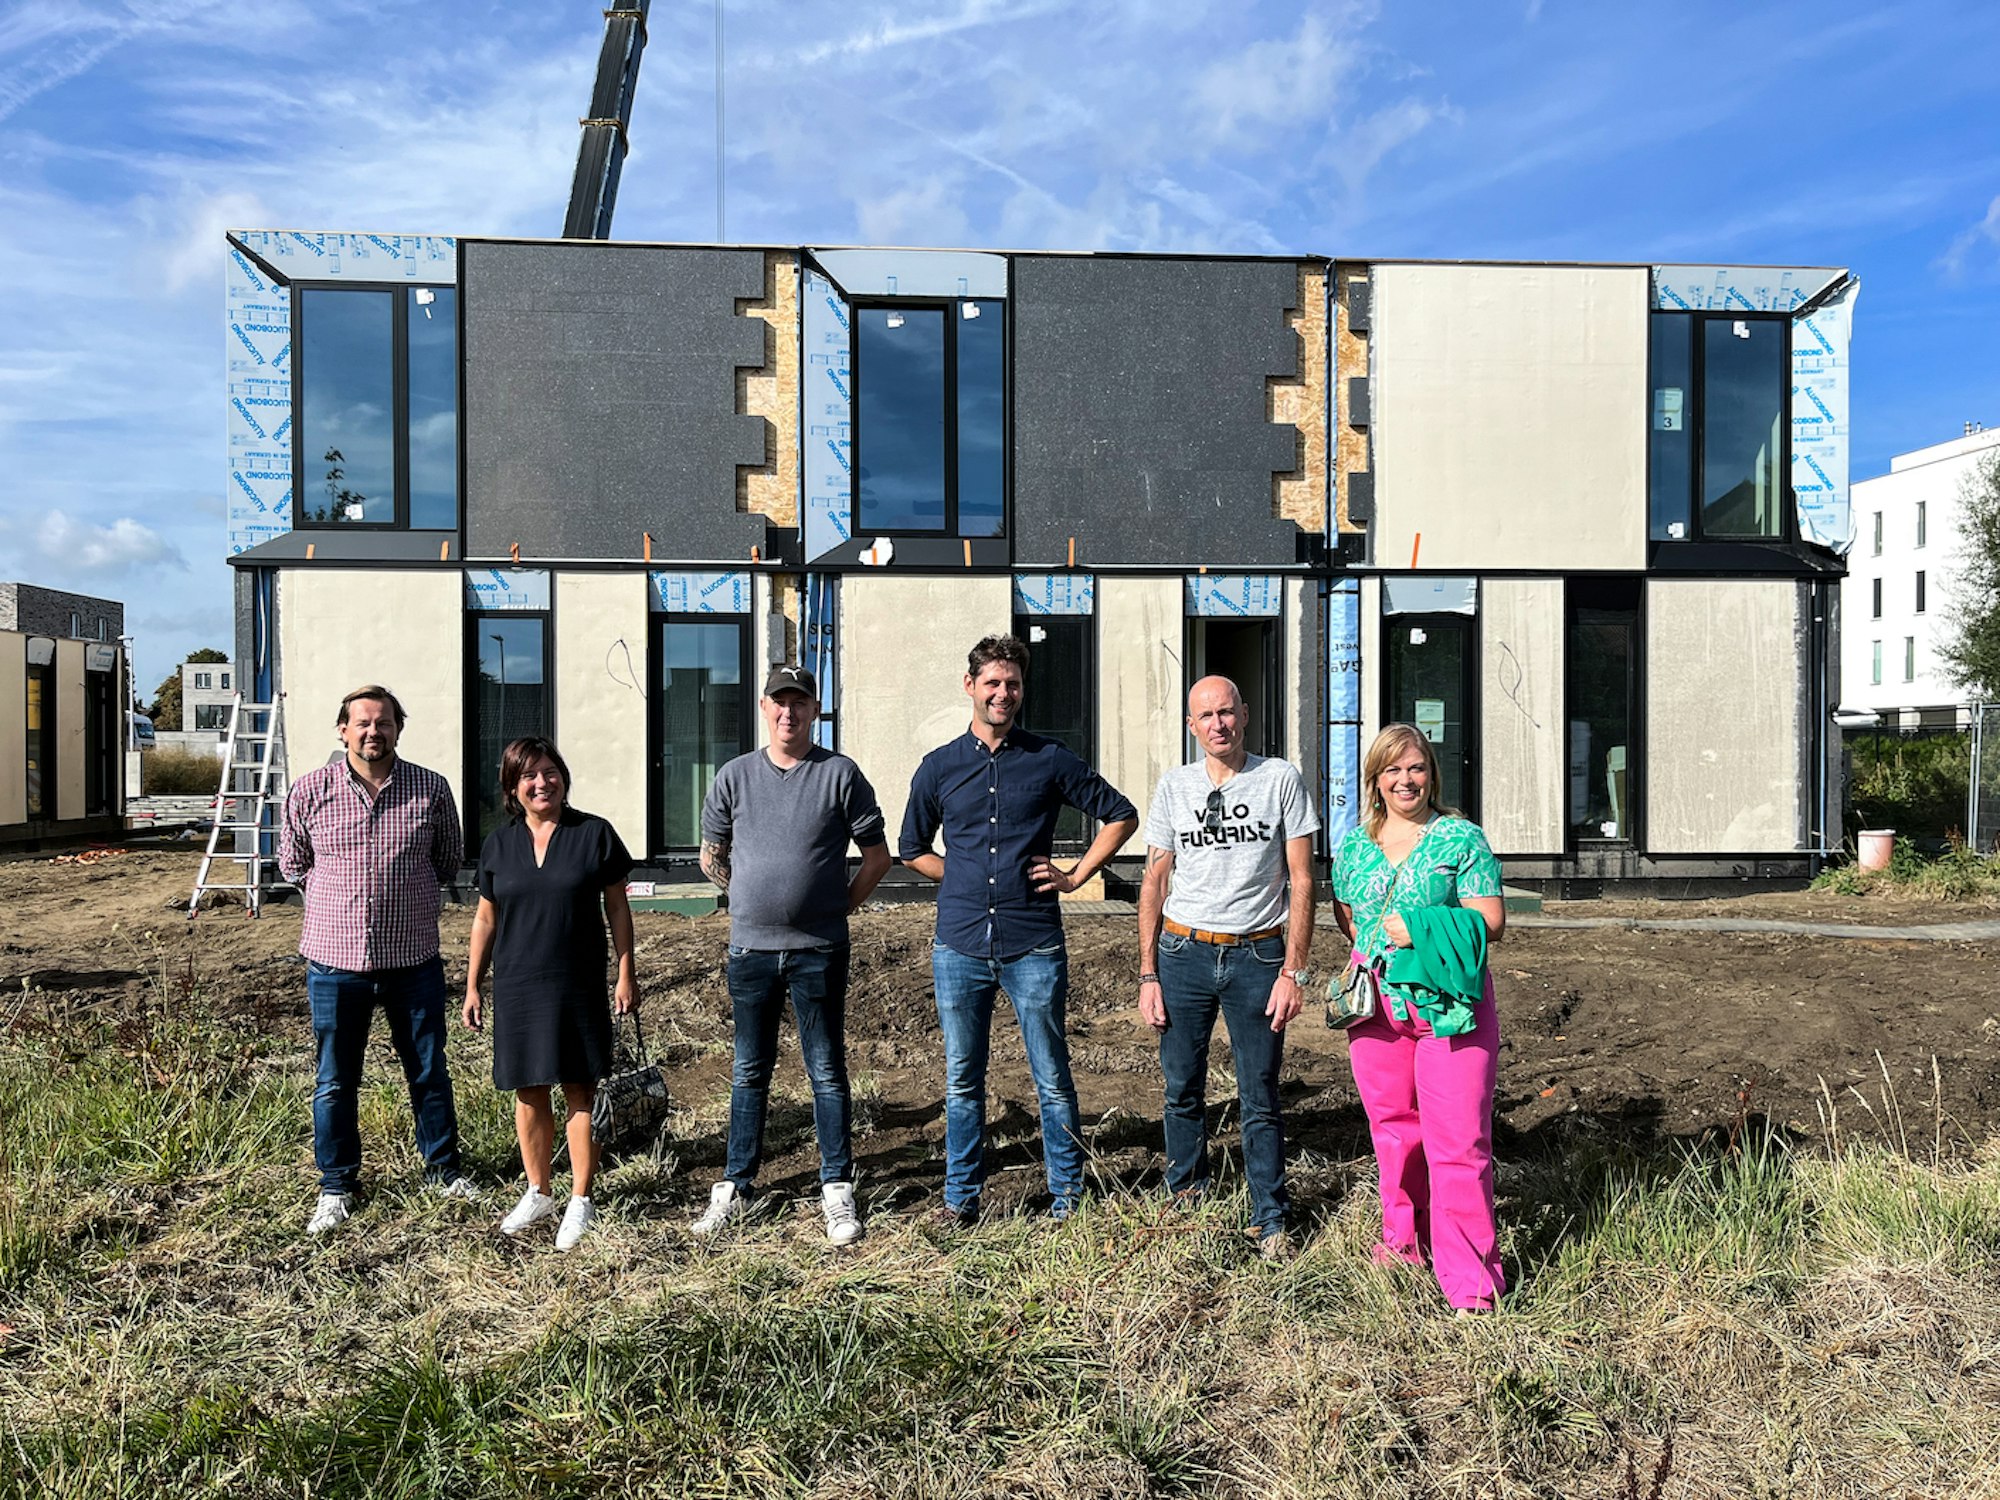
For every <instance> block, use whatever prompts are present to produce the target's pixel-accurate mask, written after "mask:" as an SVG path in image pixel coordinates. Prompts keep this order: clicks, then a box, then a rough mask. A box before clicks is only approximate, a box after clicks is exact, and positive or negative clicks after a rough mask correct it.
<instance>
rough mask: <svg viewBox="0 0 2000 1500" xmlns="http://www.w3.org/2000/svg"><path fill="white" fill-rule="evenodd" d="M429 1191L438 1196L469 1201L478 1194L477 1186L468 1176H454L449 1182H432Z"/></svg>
mask: <svg viewBox="0 0 2000 1500" xmlns="http://www.w3.org/2000/svg"><path fill="white" fill-rule="evenodd" d="M430 1186H431V1191H432V1192H434V1193H436V1194H437V1195H438V1196H439V1197H440V1198H459V1199H463V1200H464V1201H466V1202H471V1201H472V1200H473V1199H476V1198H477V1197H478V1196H479V1186H478V1184H477V1183H475V1182H474V1181H473V1180H472V1179H471V1178H470V1177H464V1176H460V1177H454V1178H452V1179H451V1181H449V1182H434V1183H432V1184H431V1185H430Z"/></svg>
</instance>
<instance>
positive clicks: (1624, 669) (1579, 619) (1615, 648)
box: [1564, 578, 1639, 845]
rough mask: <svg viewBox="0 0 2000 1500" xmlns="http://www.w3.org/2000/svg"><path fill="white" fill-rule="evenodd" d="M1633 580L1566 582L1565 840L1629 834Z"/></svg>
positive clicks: (1634, 720)
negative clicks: (1566, 831) (1567, 619)
mask: <svg viewBox="0 0 2000 1500" xmlns="http://www.w3.org/2000/svg"><path fill="white" fill-rule="evenodd" d="M1638 641H1639V584H1638V581H1637V580H1636V579H1623V578H1610V579H1590V580H1584V579H1578V580H1574V581H1572V582H1571V584H1570V586H1569V623H1568V635H1567V640H1566V642H1565V649H1564V659H1565V662H1566V664H1567V672H1568V677H1569V681H1568V683H1567V693H1568V699H1569V715H1568V717H1569V832H1570V841H1571V843H1572V845H1575V844H1580V843H1591V842H1602V841H1604V840H1607V839H1608V840H1616V841H1620V842H1630V841H1631V840H1632V837H1633V804H1634V801H1635V793H1636V791H1637V785H1638V770H1639V743H1638V741H1639V667H1638Z"/></svg>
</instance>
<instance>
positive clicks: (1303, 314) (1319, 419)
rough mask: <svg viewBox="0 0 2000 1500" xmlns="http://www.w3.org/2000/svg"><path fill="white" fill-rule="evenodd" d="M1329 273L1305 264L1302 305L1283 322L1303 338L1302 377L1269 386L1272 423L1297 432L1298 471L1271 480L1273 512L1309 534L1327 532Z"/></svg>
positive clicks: (1302, 267) (1267, 394) (1267, 408)
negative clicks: (1288, 427) (1327, 329)
mask: <svg viewBox="0 0 2000 1500" xmlns="http://www.w3.org/2000/svg"><path fill="white" fill-rule="evenodd" d="M1326 316H1327V314H1326V270H1325V268H1324V267H1322V266H1316V265H1312V264H1310V263H1306V262H1301V263H1300V266H1299V305H1298V307H1297V308H1296V309H1295V310H1294V311H1293V312H1292V313H1291V314H1290V315H1289V316H1288V317H1287V318H1286V319H1285V324H1286V326H1287V327H1289V328H1290V329H1291V330H1292V332H1294V333H1295V334H1297V335H1298V337H1299V374H1298V378H1297V379H1295V380H1280V379H1275V378H1274V379H1271V380H1268V381H1267V382H1266V384H1265V411H1266V414H1267V415H1268V416H1269V418H1270V420H1271V421H1273V422H1289V423H1291V424H1292V426H1294V427H1296V428H1297V429H1298V434H1299V443H1298V453H1299V461H1298V467H1296V468H1295V469H1293V470H1292V471H1291V472H1290V473H1288V474H1273V475H1272V476H1271V508H1272V511H1273V513H1274V514H1275V515H1277V516H1278V518H1279V519H1280V520H1285V521H1291V522H1294V523H1296V524H1297V525H1299V526H1301V527H1303V528H1304V529H1305V530H1307V531H1310V532H1315V533H1317V532H1321V531H1324V530H1325V529H1326V497H1327V456H1328V455H1327V434H1326V394H1327V393H1326V365H1327V338H1326Z"/></svg>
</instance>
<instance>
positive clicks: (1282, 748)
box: [1180, 614, 1291, 761]
mask: <svg viewBox="0 0 2000 1500" xmlns="http://www.w3.org/2000/svg"><path fill="white" fill-rule="evenodd" d="M1210 620H1220V621H1222V622H1223V623H1224V624H1225V625H1253V624H1254V625H1262V626H1266V627H1268V633H1267V635H1266V636H1265V642H1264V646H1265V650H1264V662H1263V670H1264V673H1265V676H1266V677H1267V678H1268V684H1267V685H1268V686H1269V688H1270V698H1271V702H1270V704H1269V706H1267V707H1266V708H1265V710H1264V714H1263V722H1262V723H1259V722H1258V720H1257V718H1256V716H1255V715H1254V714H1253V715H1252V718H1251V721H1250V732H1249V733H1248V734H1246V735H1245V736H1244V744H1245V745H1246V746H1247V747H1248V748H1249V751H1250V753H1251V754H1252V755H1262V756H1264V757H1265V758H1266V759H1276V760H1289V759H1290V758H1291V752H1290V749H1289V747H1288V745H1287V743H1286V740H1287V736H1286V728H1287V725H1288V722H1289V721H1288V719H1287V714H1288V713H1289V711H1290V700H1289V699H1287V697H1286V696H1285V664H1286V660H1287V658H1286V655H1285V624H1286V616H1284V615H1282V614H1278V615H1191V614H1183V616H1182V618H1181V661H1182V662H1183V663H1185V665H1184V666H1183V667H1182V669H1181V679H1182V680H1181V696H1180V714H1181V718H1182V721H1183V722H1182V724H1181V745H1182V750H1183V755H1184V759H1186V760H1188V761H1193V760H1197V759H1199V758H1200V757H1201V755H1202V753H1203V752H1202V748H1201V745H1200V744H1199V743H1198V742H1197V741H1196V740H1195V737H1194V734H1193V732H1192V731H1191V730H1189V728H1188V727H1187V724H1186V722H1185V721H1186V718H1187V701H1188V694H1189V693H1191V692H1193V691H1194V685H1195V683H1197V682H1198V681H1200V680H1201V679H1200V677H1198V676H1197V675H1196V673H1195V639H1194V637H1195V631H1196V630H1197V629H1200V628H1202V627H1204V626H1205V625H1206V624H1207V623H1208V622H1209V621H1210ZM1202 654H1203V659H1204V665H1205V666H1206V667H1207V668H1208V669H1209V672H1210V674H1211V675H1213V674H1214V667H1215V664H1214V663H1213V662H1211V661H1208V660H1207V659H1206V658H1207V653H1206V652H1205V651H1204V652H1203V653H1202ZM1237 687H1238V689H1239V690H1240V689H1241V688H1242V684H1241V683H1238V684H1237ZM1267 733H1274V734H1275V735H1276V739H1275V740H1267V739H1265V738H1264V735H1266V734H1267ZM1260 745H1265V746H1270V747H1271V748H1269V749H1259V748H1258V746H1260Z"/></svg>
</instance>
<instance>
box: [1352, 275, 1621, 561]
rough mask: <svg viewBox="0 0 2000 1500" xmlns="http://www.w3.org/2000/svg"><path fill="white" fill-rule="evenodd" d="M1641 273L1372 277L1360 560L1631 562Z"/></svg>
mask: <svg viewBox="0 0 2000 1500" xmlns="http://www.w3.org/2000/svg"><path fill="white" fill-rule="evenodd" d="M1647 276H1648V273H1647V271H1646V269H1645V268H1644V267H1590V266H1439V265H1429V266H1408V265H1404V266H1393V265H1382V266H1377V267H1375V269H1374V274H1373V277H1372V280H1373V283H1374V298H1373V304H1372V309H1373V312H1372V319H1371V331H1372V337H1371V345H1372V348H1373V353H1374V379H1373V381H1372V389H1371V401H1370V406H1371V420H1372V431H1373V435H1374V443H1375V513H1376V522H1375V556H1376V558H1377V559H1378V560H1380V561H1381V562H1382V563H1383V564H1385V565H1388V566H1394V567H1403V566H1406V565H1407V564H1406V562H1405V559H1407V558H1409V557H1410V556H1411V555H1412V552H1413V543H1414V542H1415V540H1416V538H1417V536H1418V535H1419V534H1421V536H1422V539H1423V540H1422V546H1421V551H1420V553H1419V554H1418V565H1419V566H1421V567H1424V568H1426V569H1435V568H1456V569H1463V570H1464V571H1466V572H1475V571H1484V570H1491V569H1497V568H1535V569H1567V570H1575V569H1593V568H1629V569H1639V568H1643V567H1644V566H1645V562H1646V400H1647V396H1646V331H1647V306H1648V286H1647Z"/></svg>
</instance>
